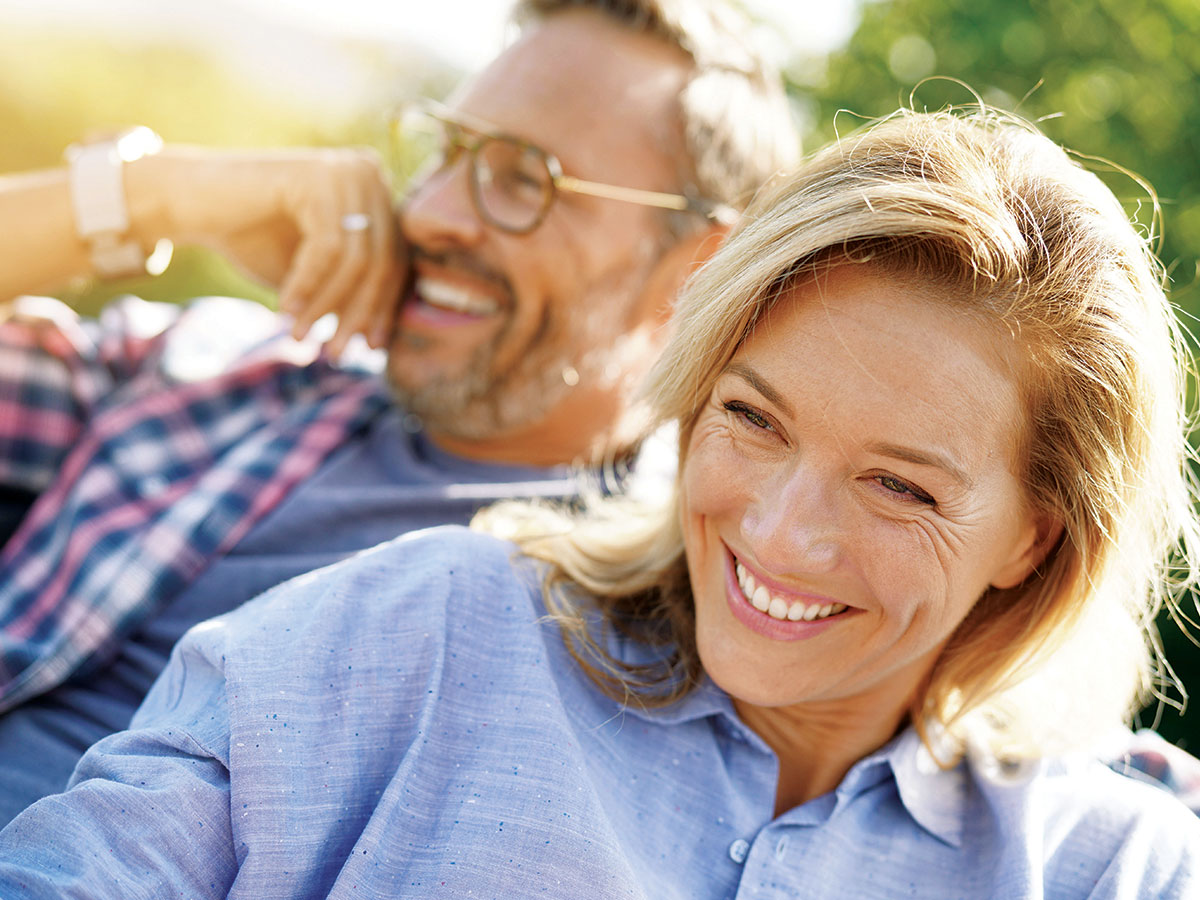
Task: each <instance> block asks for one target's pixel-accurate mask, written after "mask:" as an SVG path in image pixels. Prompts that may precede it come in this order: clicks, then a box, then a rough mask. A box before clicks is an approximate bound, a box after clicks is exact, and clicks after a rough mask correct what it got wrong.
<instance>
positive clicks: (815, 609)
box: [737, 563, 846, 622]
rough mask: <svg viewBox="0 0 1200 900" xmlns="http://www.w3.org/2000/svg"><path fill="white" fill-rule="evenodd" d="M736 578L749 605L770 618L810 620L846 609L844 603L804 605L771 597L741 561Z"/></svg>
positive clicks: (791, 620) (793, 620) (797, 620)
mask: <svg viewBox="0 0 1200 900" xmlns="http://www.w3.org/2000/svg"><path fill="white" fill-rule="evenodd" d="M737 580H738V584H739V585H740V586H741V588H742V593H743V594H745V595H746V597H747V598H748V599H749V600H750V605H751V606H753V607H754V608H755V609H757V610H758V611H759V612H765V613H766V614H767V615H768V616H770V617H771V618H772V619H787V620H788V621H790V622H799V621H801V620H803V621H805V622H811V621H813V620H814V619H824V618H826V617H827V616H834V615H837V614H838V613H840V612H842V611H843V610H845V609H846V604H845V603H825V604H820V603H814V604H811V605H805V604H804V603H801V602H800V601H799V600H797V601H796V602H795V603H790V604H789V603H788V602H787V601H786V600H784V599H783V598H782V597H773V596H771V592H770V591H768V590H767V588H766V586H765V585H761V584H758V583H757V582H756V581H755V580H754V576H753V575H751V574H750V573H749V572H747V571H746V567H745V566H743V565H742V564H741V563H738V564H737Z"/></svg>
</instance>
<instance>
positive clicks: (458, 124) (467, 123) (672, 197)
mask: <svg viewBox="0 0 1200 900" xmlns="http://www.w3.org/2000/svg"><path fill="white" fill-rule="evenodd" d="M409 110H415V111H417V112H419V113H421V114H423V115H425V116H428V117H429V118H431V119H433V120H434V121H436V122H438V123H440V124H441V125H442V126H443V127H446V128H447V133H446V138H447V141H448V144H449V146H451V147H453V148H455V149H456V150H458V151H465V152H466V154H467V157H468V159H469V162H470V169H469V176H470V177H469V178H468V184H469V185H470V187H471V203H472V205H473V206H474V207H475V212H476V213H478V214H479V217H480V218H481V219H483V221H484V222H486V223H487V224H489V225H491V226H492V227H493V228H498V229H499V230H501V231H504V232H507V233H509V234H518V235H521V234H529V233H530V232H532V231H535V230H537V228H538V227H540V226H541V225H542V223H543V222H545V221H546V216H547V215H549V213H550V210H551V209H552V208H553V207H554V200H555V198H556V197H557V196H558V192H559V191H564V192H566V193H570V194H582V195H585V196H589V197H600V198H602V199H605V200H618V201H620V202H622V203H634V204H637V205H639V206H649V207H653V208H656V209H663V210H670V211H673V212H688V213H695V214H696V215H700V216H703V217H704V218H706V219H708V220H710V221H713V222H716V223H718V224H721V225H731V224H733V222H734V221H735V220H736V219H737V211H736V210H734V209H733V207H731V206H729V205H727V204H724V203H717V202H714V201H712V200H708V199H706V198H703V197H700V196H698V195H696V194H694V193H685V194H672V193H667V192H664V191H651V190H646V189H643V188H631V187H624V186H620V185H615V184H605V183H603V182H599V181H589V180H586V179H583V178H576V177H575V176H574V175H567V174H565V173H564V172H563V169H562V163H561V162H560V161H559V159H558V157H557V156H555V155H554V154H553V153H551V152H550V151H548V150H545V149H544V148H542V147H540V146H538V145H537V144H535V143H533V142H532V141H528V140H526V139H525V138H522V137H519V136H518V135H515V134H510V133H508V132H506V131H503V130H501V129H498V128H496V127H495V126H493V125H491V124H489V123H488V122H485V121H483V120H482V119H476V118H474V117H473V116H468V115H464V114H462V113H456V112H453V111H452V110H450V109H449V108H448V107H447V106H445V105H444V104H441V103H438V102H437V101H436V100H418V101H414V102H412V103H406V104H404V105H403V106H402V107H401V108H400V110H399V111H398V112H396V113H394V114H393V115H392V116H391V118H390V125H391V128H390V132H391V134H392V137H393V140H396V139H397V135H398V133H399V131H400V128H399V126H400V125H401V123H402V122H403V119H404V116H405V113H407V112H408V111H409ZM449 129H455V130H456V131H457V134H451V132H450V130H449ZM464 136H468V137H471V138H473V140H472V141H471V142H467V141H464V140H462V138H463V137H464ZM488 141H505V142H507V143H509V144H513V145H515V146H516V147H518V148H519V149H520V150H521V151H522V152H528V151H532V152H533V153H534V154H535V155H536V156H537V157H538V158H540V159H541V160H542V162H543V163H544V165H545V168H546V174H547V175H548V176H549V177H550V185H549V190H548V191H547V192H546V199H545V200H544V201H543V202H542V205H541V209H540V210H539V211H538V213H537V215H536V216H535V217H534V219H533V221H532V222H530V224H529V225H526V226H523V227H514V226H513V225H511V224H509V223H507V222H503V221H501V220H500V219H497V218H496V217H495V216H494V215H493V214H492V213H491V211H489V210H488V208H487V204H486V203H485V202H484V200H483V197H482V196H481V194H480V191H481V187H480V183H479V174H478V157H479V150H480V148H481V147H483V146H484V145H485V144H486V143H487V142H488Z"/></svg>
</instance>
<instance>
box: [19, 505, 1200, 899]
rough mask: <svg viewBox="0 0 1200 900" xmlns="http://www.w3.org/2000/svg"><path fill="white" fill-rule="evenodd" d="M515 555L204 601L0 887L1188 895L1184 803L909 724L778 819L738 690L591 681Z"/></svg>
mask: <svg viewBox="0 0 1200 900" xmlns="http://www.w3.org/2000/svg"><path fill="white" fill-rule="evenodd" d="M513 552H514V551H513V548H512V547H511V546H510V545H508V544H505V543H502V542H500V541H496V540H494V539H492V538H489V537H486V536H482V535H477V534H472V533H470V532H468V531H465V530H463V529H455V528H450V529H436V530H434V531H431V532H423V533H421V534H419V535H415V536H409V537H407V538H405V539H401V540H398V541H395V542H392V543H389V544H385V545H382V546H381V547H379V548H376V549H374V550H372V551H369V552H367V553H365V554H362V555H360V556H358V557H355V558H354V559H351V560H348V561H347V562H345V563H341V564H338V565H336V566H334V567H331V568H329V569H326V570H323V571H321V572H318V573H314V574H312V575H308V576H302V577H301V578H300V579H297V580H294V581H292V582H289V583H288V584H286V585H284V586H282V587H281V588H277V589H275V590H274V591H272V592H270V593H268V594H267V595H265V596H264V597H262V598H260V599H258V600H256V601H254V602H252V603H251V604H249V605H247V606H246V607H243V608H242V609H240V610H238V611H236V612H234V613H231V614H229V615H227V616H224V617H222V618H220V619H216V620H213V621H211V622H207V623H203V624H201V625H199V626H197V627H196V628H194V629H193V630H192V631H191V632H189V634H188V636H187V637H186V638H185V639H184V640H183V641H182V642H181V643H180V645H179V646H178V647H177V648H176V650H175V653H174V655H173V657H172V661H171V663H170V664H169V666H168V668H167V670H166V671H165V672H164V673H163V676H162V677H161V678H160V679H159V681H158V682H157V684H156V685H155V687H154V689H153V691H152V692H151V694H150V696H149V697H148V698H147V701H146V703H145V705H144V706H143V707H142V709H141V710H140V712H139V713H138V715H137V717H136V719H135V721H134V729H133V730H131V731H129V732H125V733H121V734H118V735H114V736H113V737H110V738H108V739H106V740H104V741H102V742H100V743H99V744H97V745H96V746H95V747H94V748H93V749H92V750H91V751H89V752H88V754H87V755H86V756H85V757H84V760H83V762H82V763H81V764H80V767H79V769H78V770H77V771H76V774H75V776H74V778H73V786H72V788H71V789H70V790H68V791H67V793H65V794H61V795H58V796H54V797H49V798H47V799H45V800H42V801H41V802H39V803H37V804H36V805H35V806H33V807H32V808H31V809H29V810H27V811H26V812H25V813H24V814H22V815H21V816H20V817H18V818H17V819H16V820H15V821H14V822H13V823H12V824H10V825H9V826H8V827H7V828H6V829H5V830H4V831H3V832H2V833H0V896H3V897H5V898H8V900H16V898H27V897H29V898H32V897H44V898H51V897H53V898H60V897H66V896H86V897H90V898H106V897H112V898H121V900H129V898H137V897H154V898H160V897H187V898H198V897H223V896H226V894H228V895H229V896H231V897H239V898H252V900H269V898H284V897H287V898H313V897H325V896H329V897H337V898H351V897H355V898H359V897H427V896H435V897H472V898H488V897H497V898H509V897H533V896H546V897H562V898H584V897H605V898H607V897H644V898H653V900H666V898H689V900H694V898H708V897H711V898H718V897H719V898H726V897H734V896H736V897H740V898H776V897H778V898H783V897H813V898H825V897H828V898H847V897H852V898H887V900H893V898H897V897H937V898H948V897H969V898H977V897H996V898H1043V897H1044V898H1067V897H1120V898H1133V897H1155V898H1172V897H1196V896H1200V862H1198V855H1200V822H1198V821H1197V820H1196V818H1195V817H1194V816H1192V815H1191V813H1190V812H1188V811H1187V810H1186V809H1185V808H1184V807H1183V806H1182V805H1181V804H1179V803H1178V802H1177V801H1176V800H1175V799H1174V798H1172V797H1170V796H1169V795H1167V794H1166V793H1164V792H1162V791H1158V790H1155V789H1154V788H1151V787H1149V786H1147V785H1143V784H1139V783H1137V782H1135V781H1133V780H1131V779H1128V778H1124V777H1122V776H1120V775H1118V774H1116V773H1114V772H1111V771H1110V770H1108V769H1107V768H1105V767H1104V766H1102V765H1100V764H1098V763H1093V762H1089V761H1087V760H1083V759H1073V760H1060V761H1055V762H1052V763H1043V764H1040V765H1037V766H1034V767H1031V768H1030V769H1028V770H1025V771H1022V772H1019V773H1016V774H1012V773H1005V772H1003V771H1001V770H998V769H995V768H994V767H988V766H972V765H968V764H963V765H961V766H959V767H958V768H955V769H953V770H951V771H941V770H939V769H938V768H937V767H936V766H935V765H934V764H933V763H932V761H931V759H930V758H929V756H928V754H927V753H926V752H925V750H924V749H923V748H922V746H921V744H920V742H919V741H918V740H917V738H916V736H915V734H914V733H913V732H912V731H907V732H905V733H903V734H901V735H900V736H899V737H897V738H896V739H895V740H894V741H892V742H891V743H890V744H888V745H887V746H886V747H884V748H882V749H880V750H879V751H878V752H876V753H873V754H871V755H870V756H868V757H867V758H865V759H863V760H861V761H860V762H858V763H857V764H856V765H855V766H854V767H853V768H852V769H851V770H850V772H849V773H848V774H847V775H846V777H845V779H844V781H843V782H842V784H841V785H840V786H839V787H838V788H837V789H836V790H835V791H833V792H832V793H830V794H828V795H825V796H822V797H818V798H816V799H814V800H812V801H810V802H808V803H805V804H804V805H802V806H799V807H796V808H794V809H792V810H789V811H788V812H786V813H784V814H783V815H781V816H779V817H775V816H774V814H773V806H774V802H775V785H776V778H777V761H776V758H775V756H774V754H773V753H772V752H771V751H770V749H769V748H768V747H767V746H766V745H765V744H764V743H763V742H762V741H761V740H760V739H759V738H758V737H757V736H756V735H755V734H754V733H753V732H751V731H750V730H749V729H747V728H746V727H745V726H744V725H742V723H741V722H740V721H739V720H738V718H737V716H736V714H735V713H734V710H733V708H732V705H731V703H730V700H729V698H728V697H727V696H726V695H724V694H723V693H721V692H720V691H719V690H717V689H716V688H715V687H713V686H712V685H705V686H703V687H702V688H701V689H699V690H697V691H695V692H694V693H692V694H691V695H689V696H688V697H687V698H686V699H684V700H683V701H682V702H679V703H677V704H675V705H673V706H671V707H669V708H667V709H664V710H657V711H651V712H644V711H639V710H636V709H623V708H621V707H620V706H619V705H618V704H616V703H614V702H613V701H611V700H609V699H607V698H605V697H604V696H602V695H601V694H600V693H598V692H597V691H596V690H595V688H594V687H593V686H592V684H591V683H590V682H589V681H588V679H587V678H586V677H585V676H584V675H583V674H582V672H581V671H580V669H579V667H578V666H577V665H576V664H575V663H574V662H573V661H572V660H571V658H570V657H569V656H568V655H567V653H566V651H565V650H564V648H563V645H562V641H561V638H560V636H559V634H558V631H557V629H556V626H555V625H554V624H553V623H551V622H548V621H546V620H545V618H544V609H543V607H542V605H541V600H540V594H539V590H538V586H537V577H536V573H535V572H534V570H533V569H532V567H531V566H530V565H529V564H528V563H527V562H525V561H522V560H516V561H514V558H513ZM624 651H627V652H628V653H629V654H643V655H644V653H645V649H644V648H641V647H638V646H636V645H630V646H627V647H625V648H623V652H624Z"/></svg>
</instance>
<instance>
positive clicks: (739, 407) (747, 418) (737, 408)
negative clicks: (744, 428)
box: [725, 400, 775, 431]
mask: <svg viewBox="0 0 1200 900" xmlns="http://www.w3.org/2000/svg"><path fill="white" fill-rule="evenodd" d="M725 409H726V410H727V411H728V412H731V413H733V414H734V415H735V416H738V417H739V418H741V419H742V420H743V421H744V422H746V423H747V424H748V425H751V426H753V427H754V428H760V429H762V430H764V431H774V430H775V429H774V428H773V427H772V426H771V421H770V420H769V419H768V418H767V417H766V416H764V415H763V414H762V413H760V412H759V411H758V410H756V409H755V408H754V407H752V406H747V405H746V404H745V403H739V402H737V401H736V400H735V401H731V402H729V403H726V404H725Z"/></svg>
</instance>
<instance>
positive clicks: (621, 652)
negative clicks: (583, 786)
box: [607, 630, 969, 847]
mask: <svg viewBox="0 0 1200 900" xmlns="http://www.w3.org/2000/svg"><path fill="white" fill-rule="evenodd" d="M607 638H608V639H607V649H608V651H609V652H610V653H611V654H612V655H613V657H614V658H615V659H618V660H621V661H622V662H627V663H635V662H636V663H646V662H649V661H650V660H652V659H654V658H662V655H663V654H664V653H667V652H669V650H664V649H661V648H658V649H650V648H647V647H646V645H644V644H641V643H639V642H637V641H634V640H632V639H630V638H627V637H624V636H622V635H619V634H617V633H615V632H614V631H613V630H607ZM626 712H627V713H628V714H629V715H632V716H633V717H635V718H638V719H641V720H643V721H646V722H651V723H654V724H657V725H682V724H684V723H687V722H694V721H697V720H699V719H703V718H705V717H707V716H720V717H724V718H725V719H726V720H728V725H729V726H730V727H731V728H733V729H735V730H738V731H741V732H747V731H748V730H749V729H747V728H746V726H745V725H743V724H742V722H741V720H740V719H739V718H738V715H737V712H736V711H735V710H734V708H733V701H732V700H731V699H730V697H729V695H728V694H726V693H725V692H724V691H723V690H721V689H720V688H719V687H717V685H716V684H714V683H713V682H712V680H711V679H709V677H708V676H707V675H704V676H703V677H702V678H701V681H700V684H699V685H697V686H696V687H695V688H693V689H692V690H691V691H690V692H688V694H687V695H685V696H684V697H683V698H682V699H680V700H678V701H676V702H675V703H672V704H671V705H669V706H662V707H651V708H645V707H641V706H638V705H637V704H636V703H629V704H627V705H626ZM931 729H932V730H931V732H930V738H931V740H933V741H934V742H935V743H937V742H938V741H939V732H938V731H937V729H936V726H931ZM747 737H751V735H747ZM752 740H753V742H754V743H756V744H761V739H759V738H758V737H757V735H753V737H752ZM762 746H763V749H766V745H765V744H763V745H762ZM944 755H946V756H949V755H950V749H949V747H946V748H945V754H944ZM883 766H886V767H888V768H889V769H890V770H891V775H892V777H893V778H894V779H895V782H896V789H897V791H898V793H899V795H900V802H901V803H902V804H903V805H904V808H905V809H906V810H907V811H908V814H909V815H910V816H912V818H913V819H914V820H915V821H916V823H917V824H918V825H919V826H920V827H921V828H923V829H924V830H925V831H927V832H929V833H930V834H931V835H933V836H934V837H935V838H937V839H938V840H940V841H942V842H943V843H946V844H949V845H950V846H952V847H960V846H961V845H962V832H963V816H964V814H965V811H966V799H967V791H968V783H967V780H968V777H969V776H968V773H967V767H966V765H965V763H962V762H959V763H958V764H956V765H955V766H954V767H953V768H950V769H943V768H942V767H941V766H939V765H938V763H937V761H936V760H935V759H934V757H933V754H931V753H930V752H929V749H928V748H927V747H926V746H925V745H924V743H922V741H921V737H920V735H919V734H917V730H916V729H915V728H913V727H912V726H909V727H908V728H906V729H905V730H904V731H902V732H901V733H900V734H899V735H897V736H896V737H895V738H893V739H892V740H891V741H889V742H888V743H887V744H884V745H883V746H882V747H880V748H879V749H878V750H876V751H875V752H874V753H871V754H869V755H868V756H866V757H864V758H863V759H860V760H859V761H858V762H857V763H855V764H854V765H853V766H852V767H851V768H850V771H849V772H847V773H846V777H845V778H844V779H842V783H841V784H840V785H838V787H837V790H836V793H837V795H838V799H839V803H840V802H846V801H848V800H850V799H852V798H853V797H854V796H856V795H858V794H860V793H862V792H863V791H865V790H868V789H869V788H871V787H872V786H874V785H876V784H878V783H879V781H880V780H881V778H885V777H886V775H885V774H884V771H885V770H883V769H881V767H883Z"/></svg>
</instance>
